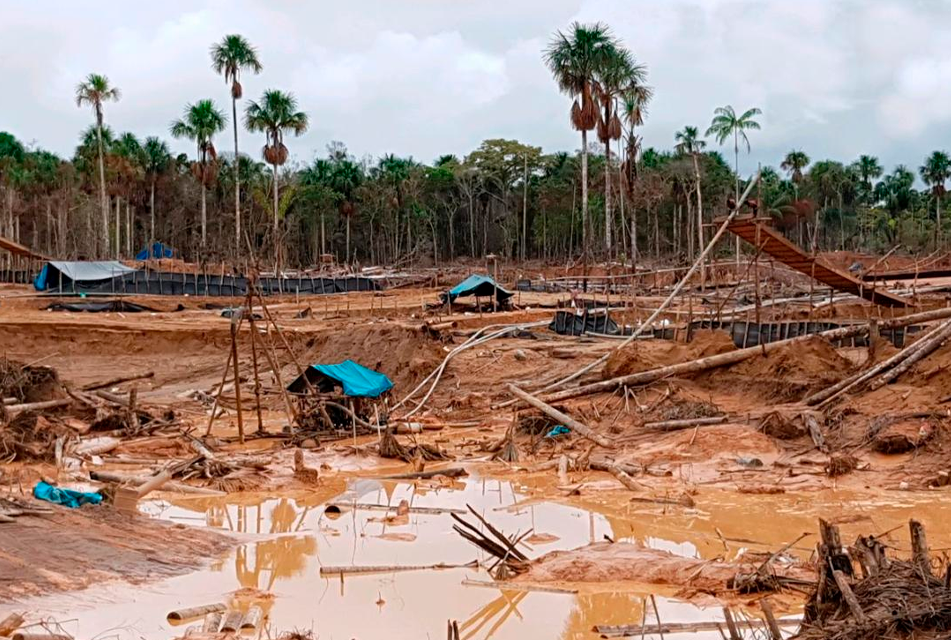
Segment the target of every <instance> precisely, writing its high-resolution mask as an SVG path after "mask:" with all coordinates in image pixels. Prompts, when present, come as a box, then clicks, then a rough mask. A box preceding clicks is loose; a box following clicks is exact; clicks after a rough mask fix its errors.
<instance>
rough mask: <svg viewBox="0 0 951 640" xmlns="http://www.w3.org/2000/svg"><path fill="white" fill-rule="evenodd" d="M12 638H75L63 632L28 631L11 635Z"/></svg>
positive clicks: (20, 639) (56, 639)
mask: <svg viewBox="0 0 951 640" xmlns="http://www.w3.org/2000/svg"><path fill="white" fill-rule="evenodd" d="M11 638H12V640H73V638H72V636H67V635H64V634H62V633H26V632H22V631H20V632H17V633H14V634H13V635H12V636H11Z"/></svg>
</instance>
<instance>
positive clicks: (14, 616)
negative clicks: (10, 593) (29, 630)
mask: <svg viewBox="0 0 951 640" xmlns="http://www.w3.org/2000/svg"><path fill="white" fill-rule="evenodd" d="M22 624H23V616H22V615H21V614H19V613H11V614H10V615H8V616H7V617H6V618H4V619H3V620H0V636H4V637H5V636H8V635H10V634H11V633H13V632H14V631H16V630H17V629H19V628H20V625H22Z"/></svg>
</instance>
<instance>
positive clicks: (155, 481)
mask: <svg viewBox="0 0 951 640" xmlns="http://www.w3.org/2000/svg"><path fill="white" fill-rule="evenodd" d="M171 479H172V474H171V472H170V471H168V470H167V469H166V470H164V471H160V472H158V473H156V474H155V475H154V476H152V477H151V478H149V479H148V480H146V481H145V482H143V483H142V484H140V485H139V490H138V492H137V495H138V498H139V500H141V499H142V498H144V497H145V496H147V495H149V494H150V493H152V492H153V491H156V490H158V489H160V488H161V487H163V486H164V485H166V484H168V481H169V480H171Z"/></svg>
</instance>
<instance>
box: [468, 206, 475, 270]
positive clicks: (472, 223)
mask: <svg viewBox="0 0 951 640" xmlns="http://www.w3.org/2000/svg"><path fill="white" fill-rule="evenodd" d="M475 227H476V221H475V211H474V209H473V207H472V195H471V194H469V253H470V255H471V256H472V257H473V258H474V257H475V255H476V246H475Z"/></svg>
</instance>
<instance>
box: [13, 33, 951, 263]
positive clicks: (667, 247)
mask: <svg viewBox="0 0 951 640" xmlns="http://www.w3.org/2000/svg"><path fill="white" fill-rule="evenodd" d="M210 55H211V63H212V65H211V66H212V68H213V70H214V71H215V72H216V73H218V74H219V75H220V76H221V77H222V78H223V79H224V82H225V84H226V87H227V88H228V90H229V97H230V99H231V114H230V118H229V116H228V114H227V113H226V112H225V111H224V110H222V109H221V108H220V107H219V106H218V104H217V103H216V102H215V101H214V100H213V99H207V98H206V99H200V100H196V101H195V102H193V103H189V104H187V105H186V106H185V107H184V110H183V113H182V114H181V116H180V117H179V118H177V119H175V120H174V121H172V122H171V123H170V125H169V135H170V136H172V137H174V138H182V139H187V140H190V141H191V142H192V143H193V144H194V155H189V154H179V155H177V156H173V155H172V154H171V152H170V151H169V146H168V144H167V142H165V141H164V140H162V139H161V138H159V137H148V138H146V139H145V140H140V139H139V138H138V137H136V136H135V134H133V133H131V132H123V133H116V132H114V131H113V130H112V129H111V128H110V127H109V126H108V124H107V122H106V106H107V105H108V104H109V103H114V102H117V101H119V100H120V98H121V94H120V91H119V89H118V88H117V87H115V86H113V85H112V84H111V83H110V82H109V80H108V78H107V77H106V76H104V75H99V74H90V75H89V76H88V77H87V78H86V79H85V80H83V82H81V83H80V84H79V85H78V86H77V89H76V95H75V99H76V103H77V105H78V106H79V107H86V108H90V109H91V111H92V113H93V116H94V121H93V123H92V124H91V126H90V127H89V128H88V129H86V130H85V131H83V132H82V134H81V135H80V138H79V144H78V146H77V147H76V150H75V152H74V154H73V156H72V158H68V159H67V158H61V157H59V156H57V155H55V154H53V153H50V152H48V151H45V150H43V149H40V148H30V147H28V146H26V145H24V144H23V143H22V142H20V141H18V140H17V139H16V138H15V137H14V136H13V135H11V134H9V133H4V132H0V194H2V204H0V235H2V236H5V237H8V238H11V239H13V240H15V241H18V242H22V243H25V244H28V245H30V246H32V247H34V248H36V249H38V250H40V251H43V252H46V253H49V254H53V255H57V256H62V257H69V258H107V257H131V256H132V255H133V254H134V253H135V252H136V251H137V250H138V249H139V248H140V247H142V246H145V245H150V244H151V243H152V242H154V241H158V240H160V241H163V242H166V243H168V244H169V245H171V246H174V247H176V248H177V249H179V251H180V252H181V254H182V256H183V257H184V258H186V259H188V260H193V261H209V262H210V261H229V260H235V259H241V258H242V257H243V256H245V255H246V254H247V252H248V250H249V248H250V249H251V250H253V251H254V252H255V253H256V254H258V255H261V256H268V257H269V259H273V260H275V261H276V263H277V264H278V265H280V266H290V267H293V266H307V265H311V264H317V263H319V262H320V261H321V256H322V255H326V254H333V255H334V256H335V257H336V259H337V260H338V261H343V262H355V261H356V262H361V263H416V264H433V263H435V264H438V263H440V262H442V261H446V260H453V259H455V258H458V257H466V256H469V257H479V256H484V255H486V254H489V253H497V254H500V255H502V256H504V257H506V258H510V259H543V260H559V261H564V260H587V259H612V260H622V261H626V262H630V261H632V260H638V259H643V258H645V257H649V258H660V259H667V260H674V261H684V260H687V259H690V258H691V257H693V256H695V255H696V254H697V253H699V251H701V250H702V248H703V246H704V243H705V237H706V238H708V237H709V233H710V232H709V224H710V222H711V220H712V218H713V217H714V216H716V215H719V214H723V213H725V212H726V211H727V207H728V202H729V201H730V200H731V199H735V198H737V197H738V195H739V193H740V191H741V190H742V189H743V188H744V187H745V186H746V185H745V182H744V180H743V177H742V176H740V174H739V157H740V153H741V152H742V151H744V150H745V151H746V152H749V151H750V148H751V142H750V140H749V135H750V134H752V133H753V132H755V131H756V130H758V129H759V128H760V124H759V122H758V120H757V118H758V116H760V115H761V112H760V110H759V109H757V108H749V109H746V110H744V111H742V112H738V111H736V110H734V108H733V107H732V106H724V107H720V108H717V109H716V110H715V111H714V113H713V117H712V120H711V122H710V124H709V126H708V127H707V128H706V129H702V128H700V127H697V126H685V127H684V128H683V129H682V130H680V131H677V132H676V133H674V134H673V135H672V137H671V143H672V144H671V147H670V148H669V149H657V148H642V138H641V135H640V128H641V127H642V126H643V125H644V123H645V120H646V118H647V117H648V109H649V105H650V102H651V99H652V97H653V93H654V92H653V89H652V87H650V86H649V85H648V84H647V75H648V74H647V67H646V66H645V65H644V64H642V63H640V62H638V61H637V60H636V58H635V57H634V55H633V54H632V53H631V52H630V51H629V50H628V49H627V48H626V47H625V46H624V45H623V43H622V42H621V41H620V40H619V39H618V38H616V37H615V36H614V35H613V34H612V33H611V30H610V29H609V28H608V27H607V26H606V25H604V24H600V23H596V24H578V23H576V24H572V25H571V26H570V27H569V28H568V29H566V30H565V31H559V32H556V33H555V34H554V36H553V37H552V39H551V41H550V43H549V45H548V46H547V47H546V49H545V51H544V52H543V57H544V60H545V63H546V65H547V66H548V68H549V70H550V71H551V73H552V77H553V79H554V81H555V82H556V83H557V85H558V87H559V89H560V90H561V91H562V93H564V94H565V95H566V96H568V98H569V100H570V101H571V104H570V108H569V122H570V125H571V126H572V127H573V128H574V129H575V130H577V131H578V132H579V133H580V138H581V145H580V148H579V149H578V150H577V151H573V152H566V151H556V152H553V153H545V152H544V151H543V150H542V149H541V148H539V147H536V146H532V145H529V144H525V143H523V142H520V141H517V140H505V139H490V140H485V141H484V142H482V143H481V144H480V145H479V147H478V148H476V149H474V150H472V151H471V152H470V153H468V154H466V155H465V156H462V157H458V156H456V155H451V154H448V155H443V156H440V157H439V158H437V159H436V160H435V161H433V162H432V163H429V164H427V163H423V162H419V161H417V160H415V159H413V158H412V157H402V156H397V155H393V154H385V155H383V156H380V157H378V158H371V157H363V158H357V157H355V156H353V155H352V154H351V153H349V152H348V150H347V147H346V146H345V145H344V144H343V143H341V142H331V143H330V144H329V145H328V146H327V149H326V152H325V153H323V154H320V155H319V156H318V157H316V158H314V159H313V160H312V161H311V162H309V163H306V164H302V165H298V164H294V163H288V158H289V155H290V154H289V150H288V147H287V146H286V137H288V136H298V135H301V134H303V133H304V132H305V131H306V130H307V128H308V126H309V117H308V114H307V113H306V112H305V111H302V110H301V109H300V108H299V106H298V103H297V100H296V98H295V97H294V95H293V93H290V92H287V91H281V90H276V89H269V90H267V91H265V92H264V93H263V95H262V96H261V97H260V98H259V99H258V100H248V101H247V102H246V104H242V105H241V106H242V107H243V108H239V102H243V89H242V85H241V77H242V74H244V73H255V74H257V73H261V72H262V71H263V65H262V63H261V62H260V60H259V57H258V52H257V51H256V50H255V48H254V47H253V46H252V45H251V44H250V43H249V42H248V41H247V40H246V39H245V38H243V37H242V36H240V35H228V36H225V37H224V38H223V39H222V40H221V41H220V42H218V43H215V44H214V45H213V46H212V47H211V51H210ZM239 113H240V114H241V115H240V116H239ZM229 121H230V124H231V130H232V131H231V133H232V134H233V139H234V140H233V142H234V144H233V150H229V151H228V152H224V151H222V152H221V153H219V151H218V147H217V146H216V138H217V137H219V136H220V135H222V134H223V133H224V132H225V130H226V129H227V128H228V124H229ZM239 126H244V127H245V128H246V129H247V130H248V131H250V132H253V133H259V134H261V135H262V136H263V141H264V146H263V148H262V150H261V156H260V160H257V159H255V158H254V157H253V156H252V155H249V154H247V153H241V152H240V150H239V148H238V128H239ZM701 131H704V133H703V134H701ZM590 132H593V133H594V136H596V138H597V140H596V141H593V140H591V139H589V133H590ZM708 139H709V141H708ZM713 143H716V144H718V145H720V146H723V147H725V148H727V149H729V148H730V147H732V152H733V153H732V155H733V157H732V158H731V160H733V163H732V166H731V165H730V163H729V162H728V161H727V160H726V159H725V158H724V156H723V155H721V153H720V152H719V151H718V150H715V149H711V148H709V146H710V145H712V144H713ZM761 171H762V180H761V183H760V184H759V185H758V186H757V187H756V188H755V189H754V192H753V198H754V199H755V201H756V207H757V209H756V210H757V212H758V213H759V215H765V216H769V217H771V218H773V219H774V221H775V224H776V225H777V226H778V227H779V228H780V229H781V230H782V231H783V232H784V233H786V234H787V236H789V237H790V238H792V239H793V240H794V241H796V242H799V243H801V244H803V245H804V246H806V247H807V248H809V249H811V250H813V251H820V250H830V249H849V250H871V251H882V250H886V249H887V248H890V247H892V246H894V245H896V244H902V245H903V246H904V247H906V248H907V249H908V250H911V251H931V250H933V249H937V248H939V247H940V246H943V238H944V235H945V233H944V231H945V229H944V227H946V226H947V225H946V224H945V222H946V221H945V220H943V219H942V207H943V200H944V197H945V195H946V192H945V184H946V182H947V181H948V179H949V178H951V158H949V156H948V154H947V153H945V152H943V151H935V152H934V153H932V154H930V155H929V156H928V157H927V158H926V159H925V160H924V162H923V164H922V165H921V166H920V168H919V169H918V175H919V176H920V177H921V179H922V181H923V182H924V184H925V185H926V189H925V190H923V191H919V190H918V189H916V188H915V173H913V172H912V170H910V169H909V168H907V167H905V166H903V165H899V166H897V167H895V168H894V169H893V170H892V171H891V172H890V173H885V171H884V169H883V167H882V165H881V163H880V162H879V160H878V159H877V158H875V157H872V156H868V155H863V156H861V157H860V158H858V159H856V160H854V161H849V162H842V161H838V160H833V159H825V160H818V161H815V162H813V161H811V160H810V158H809V157H808V156H807V154H806V153H805V152H803V151H801V150H792V151H790V152H789V153H788V154H786V156H785V157H784V158H782V159H781V160H780V162H779V163H778V167H777V168H773V167H768V166H767V167H763V168H762V170H761ZM705 234H706V235H705ZM721 251H724V252H726V251H729V248H728V247H725V246H724V247H722V248H721Z"/></svg>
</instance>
